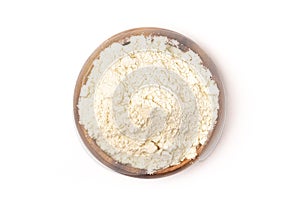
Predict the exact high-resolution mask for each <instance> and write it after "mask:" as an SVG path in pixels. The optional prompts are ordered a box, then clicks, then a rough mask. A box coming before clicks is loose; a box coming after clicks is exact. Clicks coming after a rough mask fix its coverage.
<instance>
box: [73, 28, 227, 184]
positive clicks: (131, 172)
mask: <svg viewBox="0 0 300 204" xmlns="http://www.w3.org/2000/svg"><path fill="white" fill-rule="evenodd" d="M141 34H143V35H145V36H149V35H154V36H166V37H168V38H169V39H175V40H177V41H178V42H179V43H180V46H179V48H180V49H181V50H183V51H187V50H188V49H191V50H193V51H194V52H195V53H198V54H199V56H200V57H201V59H202V61H203V64H204V66H205V67H207V68H209V70H210V71H211V73H212V75H213V79H214V80H215V81H216V82H217V85H218V88H219V90H220V95H219V104H220V109H219V112H218V122H217V124H216V126H215V128H214V130H213V131H212V132H211V133H210V139H211V138H212V137H216V135H215V133H218V134H219V133H220V132H221V129H222V126H223V122H224V120H225V108H224V107H225V96H224V87H223V85H222V81H221V80H220V77H219V75H218V72H217V69H216V66H215V64H214V63H213V62H212V60H211V59H210V58H209V57H208V56H207V54H206V53H205V52H204V51H203V50H202V49H201V48H200V47H199V46H198V45H197V44H196V43H195V42H193V41H192V40H190V39H189V38H187V37H185V36H183V35H181V34H179V33H176V32H174V31H170V30H166V29H161V28H136V29H131V30H127V31H124V32H121V33H119V34H116V35H114V36H112V37H111V38H109V39H108V40H106V41H104V42H103V43H102V44H101V45H100V46H99V47H98V48H97V49H96V50H95V51H94V52H93V53H92V55H91V56H90V57H89V58H88V60H87V61H86V62H85V64H84V66H83V68H82V70H81V72H80V74H79V76H78V79H77V83H76V87H75V92H74V100H73V109H74V117H75V123H76V126H77V129H78V132H79V134H80V136H81V138H82V140H83V142H84V144H85V145H86V147H87V148H88V149H89V150H90V152H91V153H92V154H93V155H94V156H95V157H96V158H97V159H98V160H99V161H100V162H102V163H103V164H105V165H106V166H108V167H110V168H111V169H113V170H115V171H117V172H119V173H121V174H125V175H128V176H134V177H141V178H155V177H161V176H165V175H170V174H172V173H175V172H178V171H180V170H182V169H184V168H186V167H188V166H190V165H191V164H192V163H193V162H194V161H195V160H196V159H197V158H198V157H199V156H200V155H201V153H202V151H204V150H205V148H206V147H207V146H208V145H209V143H210V139H209V141H208V142H207V143H206V144H205V145H204V146H199V147H198V148H197V157H196V159H194V160H188V159H186V160H184V161H182V162H181V163H180V164H178V165H176V166H171V167H168V168H165V169H161V170H158V171H156V172H155V173H154V174H153V175H149V174H147V172H146V170H144V169H137V168H134V167H131V166H129V165H124V164H121V163H118V162H116V161H115V160H113V159H112V158H111V157H109V156H108V155H107V154H106V153H105V152H104V151H102V150H101V149H100V147H99V146H98V145H97V144H96V142H95V141H94V140H93V139H92V138H90V137H89V136H88V134H87V132H86V130H85V129H84V127H83V126H82V125H80V124H79V115H78V108H77V104H78V99H79V94H80V89H81V87H82V85H84V84H85V83H86V80H87V77H88V75H89V73H90V71H91V70H92V68H93V61H94V60H95V59H96V58H98V57H99V54H100V53H101V52H102V50H103V49H105V48H106V47H108V46H109V45H111V44H112V43H114V42H119V43H126V40H127V39H128V38H129V37H130V36H133V35H141Z"/></svg>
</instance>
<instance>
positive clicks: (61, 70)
mask: <svg viewBox="0 0 300 204" xmlns="http://www.w3.org/2000/svg"><path fill="white" fill-rule="evenodd" d="M299 9H300V6H299V5H298V4H297V1H288V0H285V1H262V0H261V1H249V2H245V1H244V2H242V1H233V0H227V1H214V0H209V1H189V0H184V1H162V0H148V1H130V0H128V1H115V0H108V1H100V0H99V1H87V0H85V1H80V2H79V1H30V0H28V1H13V0H11V1H3V0H1V1H0V94H1V99H0V124H1V132H0V134H1V138H0V203H54V202H55V203H72V202H78V203H79V202H80V203H104V202H108V199H111V200H112V201H115V202H117V201H121V202H122V201H125V202H126V201H127V202H132V203H163V202H165V203H171V202H175V201H177V203H179V202H184V203H188V202H189V203H192V202H193V203H195V202H199V203H257V202H264V203H266V202H268V203H269V202H278V203H299V202H300V198H299V189H300V184H299V183H300V175H299V172H300V166H299V163H300V158H299V156H300V148H299V146H300V135H299V114H300V108H299V106H300V97H299V92H300V91H299V88H300V79H299V74H300V72H299V69H300V61H299V58H300V57H299V54H300V12H299ZM142 26H156V27H163V28H167V29H171V30H175V31H177V32H180V33H182V34H184V35H186V36H188V37H190V38H192V39H193V40H195V41H196V42H198V43H199V45H200V46H201V47H202V48H203V49H204V50H205V51H206V52H207V53H208V54H209V55H210V56H211V57H212V59H213V60H214V61H215V63H216V64H217V66H218V67H219V69H220V72H221V74H222V76H223V78H224V82H225V87H226V90H227V96H228V109H227V113H228V114H227V116H228V117H227V122H226V126H225V130H224V134H223V137H222V139H221V141H220V143H219V144H218V146H217V149H216V150H215V151H214V152H213V154H212V155H211V156H210V157H209V158H208V159H207V160H205V161H204V162H201V163H197V164H195V165H193V166H191V167H190V168H188V169H186V170H184V171H183V172H180V173H178V174H175V175H173V176H169V177H165V178H162V179H151V180H145V179H136V178H130V177H126V176H123V175H120V174H117V173H115V172H113V171H111V170H109V169H107V168H105V167H103V166H101V165H99V164H98V163H97V162H96V161H95V160H94V159H93V158H92V157H91V156H90V155H89V154H88V153H87V151H85V149H84V148H83V145H82V144H81V141H80V139H79V136H78V133H77V130H76V128H75V124H74V120H73V112H72V105H73V104H72V97H73V91H74V86H75V83H76V79H77V76H78V74H79V72H80V69H81V67H82V65H83V63H84V62H85V60H86V59H87V58H88V56H89V55H90V54H91V53H92V51H93V50H94V49H95V48H96V47H97V46H98V45H99V44H101V43H102V42H103V41H104V40H106V39H107V38H109V37H110V36H111V35H113V34H116V33H118V32H121V31H123V30H126V29H130V28H134V27H142Z"/></svg>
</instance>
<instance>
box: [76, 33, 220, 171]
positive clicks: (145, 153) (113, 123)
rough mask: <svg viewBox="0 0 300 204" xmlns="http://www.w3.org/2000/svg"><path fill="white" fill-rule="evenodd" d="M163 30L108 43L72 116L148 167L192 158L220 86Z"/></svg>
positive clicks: (109, 148)
mask: <svg viewBox="0 0 300 204" xmlns="http://www.w3.org/2000/svg"><path fill="white" fill-rule="evenodd" d="M178 47H179V43H178V42H177V41H176V40H170V39H168V38H167V37H163V36H147V37H145V36H143V35H139V36H132V37H130V38H129V39H127V43H123V44H122V43H113V44H111V45H110V46H109V47H107V48H105V49H104V50H103V51H102V52H101V53H100V56H99V58H98V59H96V60H94V62H93V65H94V67H93V69H92V70H91V73H90V74H89V76H88V80H87V81H86V84H85V85H83V86H82V89H81V92H80V98H79V102H78V110H79V118H80V121H79V123H80V124H81V125H83V126H84V128H85V129H86V130H87V132H88V135H89V136H90V137H92V138H93V139H95V140H96V142H97V144H98V145H99V147H100V148H101V149H102V150H103V151H104V152H106V153H107V154H108V155H109V156H110V157H112V158H113V159H114V160H116V161H117V162H120V163H122V164H128V165H130V166H132V167H135V168H139V169H146V170H147V172H148V173H149V174H151V173H154V172H155V171H156V170H159V169H164V168H167V167H169V166H173V165H177V164H179V163H180V162H182V161H183V160H185V159H194V158H195V157H196V156H197V152H196V149H197V147H198V146H199V145H204V144H205V143H206V142H207V141H208V139H209V136H210V133H211V131H212V130H213V128H214V126H215V124H216V122H217V117H218V109H219V101H218V98H219V89H218V87H217V84H216V82H215V81H214V80H213V79H212V74H211V72H210V71H209V70H208V69H207V68H206V67H204V66H203V64H202V60H201V58H200V57H199V56H198V55H197V54H196V53H194V52H193V51H192V50H188V51H187V52H183V51H182V50H180V49H179V48H178Z"/></svg>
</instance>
